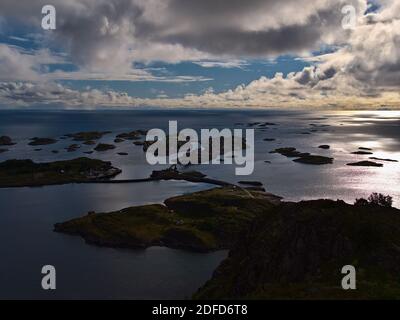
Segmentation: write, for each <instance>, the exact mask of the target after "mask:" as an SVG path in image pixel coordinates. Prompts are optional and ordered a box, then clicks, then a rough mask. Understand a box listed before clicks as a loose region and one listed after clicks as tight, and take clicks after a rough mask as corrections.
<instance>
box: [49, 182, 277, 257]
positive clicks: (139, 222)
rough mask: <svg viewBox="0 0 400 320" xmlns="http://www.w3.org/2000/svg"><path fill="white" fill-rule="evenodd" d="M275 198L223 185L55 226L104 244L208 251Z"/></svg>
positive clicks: (233, 236) (223, 245) (227, 242)
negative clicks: (162, 202)
mask: <svg viewBox="0 0 400 320" xmlns="http://www.w3.org/2000/svg"><path fill="white" fill-rule="evenodd" d="M279 203H280V198H279V197H276V196H273V195H271V194H268V193H264V192H258V191H249V190H243V189H241V188H236V187H222V188H215V189H211V190H206V191H201V192H196V193H193V194H189V195H183V196H178V197H173V198H169V199H167V200H165V202H164V204H163V205H161V204H153V205H146V206H138V207H130V208H126V209H123V210H119V211H116V212H110V213H93V212H91V213H89V214H87V215H85V216H83V217H80V218H77V219H73V220H70V221H67V222H63V223H57V224H56V225H55V226H54V230H55V231H56V232H62V233H66V234H71V235H78V236H81V237H82V238H84V239H85V241H86V242H87V243H90V244H95V245H99V246H106V247H118V248H131V249H144V248H147V247H150V246H166V247H169V248H179V249H185V250H190V251H198V252H209V251H214V250H219V249H228V248H230V247H231V246H232V245H233V243H234V242H235V241H236V240H237V238H238V237H239V236H240V234H241V233H242V232H243V231H244V230H245V229H246V228H248V227H249V226H250V224H251V222H252V221H253V219H254V218H255V217H256V216H258V215H263V214H265V213H266V212H269V211H271V210H272V209H273V208H274V207H275V206H277V205H278V204H279Z"/></svg>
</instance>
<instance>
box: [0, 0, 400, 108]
mask: <svg viewBox="0 0 400 320" xmlns="http://www.w3.org/2000/svg"><path fill="white" fill-rule="evenodd" d="M4 1H5V3H4V10H3V8H2V13H3V15H4V16H7V17H11V18H12V17H14V18H15V19H21V18H22V17H23V16H24V15H26V19H25V20H24V21H25V22H24V23H27V24H34V23H37V20H38V18H37V17H36V18H34V17H32V10H33V9H32V7H33V6H35V8H36V6H37V3H36V2H35V4H31V3H32V2H25V1H21V2H24V3H25V4H26V6H27V7H28V9H27V8H20V6H21V5H20V4H19V2H18V4H15V1H9V0H4ZM39 3H40V1H39ZM349 4H350V5H354V6H355V8H356V12H357V25H356V27H355V29H354V30H344V29H343V28H342V26H341V20H342V18H343V15H342V12H341V8H342V7H343V6H344V5H349ZM380 4H381V6H380V9H379V10H377V11H374V12H369V13H368V14H366V15H365V14H364V13H365V11H366V9H367V7H368V6H367V1H366V0H336V1H332V0H315V1H309V0H281V1H272V0H249V1H241V0H231V1H223V0H213V1H211V0H203V1H198V0H146V1H145V0H120V1H117V0H109V1H105V0H98V1H90V0H72V1H70V2H65V1H61V0H55V1H54V5H55V6H56V8H57V10H58V11H57V12H58V29H57V30H56V31H55V32H52V33H50V34H49V35H48V36H47V35H46V36H45V37H46V39H45V41H48V42H49V43H52V44H59V45H61V46H62V47H63V48H64V50H65V51H66V52H67V53H68V58H69V59H71V61H72V62H74V63H75V64H77V65H78V66H79V67H80V69H79V71H77V72H62V71H58V72H54V73H52V74H47V75H46V76H43V74H40V73H39V71H38V70H37V65H38V64H39V62H38V60H37V57H36V55H34V56H32V55H29V54H27V53H23V52H22V53H21V52H20V51H19V50H17V49H15V48H11V47H5V46H0V60H1V61H2V62H3V63H1V64H0V71H2V72H1V74H3V76H2V78H0V79H2V80H4V82H3V83H2V84H1V88H0V99H1V101H3V102H4V101H6V102H8V103H17V104H21V105H23V104H29V103H33V102H35V101H37V102H39V101H42V102H44V103H46V104H50V103H60V104H62V103H63V104H65V105H67V106H71V105H72V106H78V105H85V106H95V105H96V104H98V105H107V104H108V105H110V106H117V105H120V106H165V107H173V106H178V107H186V106H189V107H335V108H373V107H389V108H400V97H399V84H400V83H399V79H400V50H399V48H400V5H399V2H398V1H397V0H381V1H380ZM2 6H3V4H2ZM29 8H30V9H29ZM17 9H21V10H22V11H21V12H22V14H21V12H20V13H19V14H16V13H15V10H17ZM35 10H36V9H35ZM29 17H30V18H29ZM321 46H328V47H331V48H336V49H335V51H334V52H331V53H329V54H321V55H318V56H315V57H314V56H312V54H311V52H312V51H314V50H318V49H319V48H321ZM280 54H296V55H300V56H302V57H303V58H304V59H307V60H308V61H310V62H312V64H313V65H312V66H310V67H306V68H304V69H303V70H302V71H300V72H295V73H290V74H288V75H287V77H284V76H283V75H282V74H280V73H278V74H276V75H275V76H274V77H273V78H271V79H269V78H266V77H261V78H260V79H258V80H254V81H252V82H250V83H249V84H247V85H241V86H238V87H236V88H234V89H231V90H228V91H225V92H219V93H218V92H213V91H212V90H207V91H206V92H204V93H202V94H188V95H186V96H185V97H183V98H179V99H173V98H168V97H166V96H165V95H164V94H162V95H160V96H159V97H158V98H156V99H139V98H135V97H131V96H129V95H128V94H126V93H121V92H116V91H107V92H101V91H99V90H84V91H81V92H79V91H77V90H71V89H68V88H67V87H65V86H62V85H60V84H49V83H35V81H38V79H37V78H38V75H40V78H45V77H47V79H48V80H51V79H56V78H58V79H60V78H64V79H81V78H85V77H86V78H87V79H106V80H112V79H120V80H121V79H125V80H126V79H131V80H133V79H147V80H149V81H157V79H158V80H160V81H163V80H165V81H168V78H163V77H154V76H152V74H151V73H149V71H146V70H135V69H134V68H133V67H132V62H134V61H144V62H147V61H157V60H162V61H168V62H177V61H181V60H191V61H195V62H196V63H198V64H199V65H202V66H203V67H217V66H218V67H235V66H239V65H240V63H241V62H239V61H243V59H247V58H249V57H251V58H252V57H262V58H264V59H270V58H271V57H275V56H278V55H280ZM47 58H49V57H47ZM19 61H20V62H19ZM1 68H2V69H1ZM4 75H7V76H4ZM8 75H10V77H11V78H9V76H8ZM22 75H26V77H25V78H24V79H23V80H25V81H26V82H25V83H24V82H19V81H17V80H21V76H22ZM0 77H1V76H0ZM170 80H172V81H190V80H194V81H206V80H208V79H207V78H196V77H189V78H184V77H174V78H173V79H170ZM13 95H14V96H13Z"/></svg>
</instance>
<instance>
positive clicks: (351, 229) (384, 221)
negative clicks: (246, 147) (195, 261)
mask: <svg viewBox="0 0 400 320" xmlns="http://www.w3.org/2000/svg"><path fill="white" fill-rule="evenodd" d="M345 265H353V266H354V267H355V268H356V270H357V290H348V291H345V290H343V289H342V288H341V279H342V278H343V277H344V275H342V274H341V269H342V267H343V266H345ZM399 276H400V211H399V210H397V209H394V208H385V207H380V206H377V205H363V206H355V205H349V204H346V203H344V202H343V201H331V200H317V201H302V202H299V203H282V204H281V205H279V206H276V207H273V208H272V209H271V210H268V211H264V213H263V214H260V215H258V216H257V217H256V218H255V219H254V221H253V223H252V224H251V227H250V228H249V229H248V230H247V232H246V233H244V234H243V235H242V236H241V237H240V241H237V242H236V244H235V245H234V246H233V248H232V249H231V251H230V253H229V257H228V258H227V259H226V260H225V261H223V262H222V263H221V265H220V266H219V267H218V268H217V270H216V271H215V272H214V275H213V277H212V279H211V280H209V281H208V282H207V283H206V284H205V285H204V286H203V287H202V288H201V289H199V291H198V292H197V293H196V294H195V295H194V298H196V299H230V298H233V299H391V298H396V299H399V298H400V282H399Z"/></svg>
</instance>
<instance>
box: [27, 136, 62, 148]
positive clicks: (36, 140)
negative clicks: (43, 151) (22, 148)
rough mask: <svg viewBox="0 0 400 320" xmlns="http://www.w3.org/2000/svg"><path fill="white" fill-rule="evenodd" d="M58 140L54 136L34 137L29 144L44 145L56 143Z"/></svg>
mask: <svg viewBox="0 0 400 320" xmlns="http://www.w3.org/2000/svg"><path fill="white" fill-rule="evenodd" d="M56 142H57V140H56V139H52V138H37V137H35V138H32V139H31V142H29V143H28V145H30V146H44V145H48V144H54V143H56Z"/></svg>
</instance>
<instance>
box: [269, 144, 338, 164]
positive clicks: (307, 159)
mask: <svg viewBox="0 0 400 320" xmlns="http://www.w3.org/2000/svg"><path fill="white" fill-rule="evenodd" d="M270 153H279V154H281V155H283V156H285V157H288V158H296V159H294V160H293V161H294V162H298V163H303V164H311V165H324V164H332V163H333V158H329V157H325V156H320V155H312V154H310V153H304V152H300V151H298V150H297V149H296V148H293V147H286V148H278V149H275V150H273V151H271V152H270Z"/></svg>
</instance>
